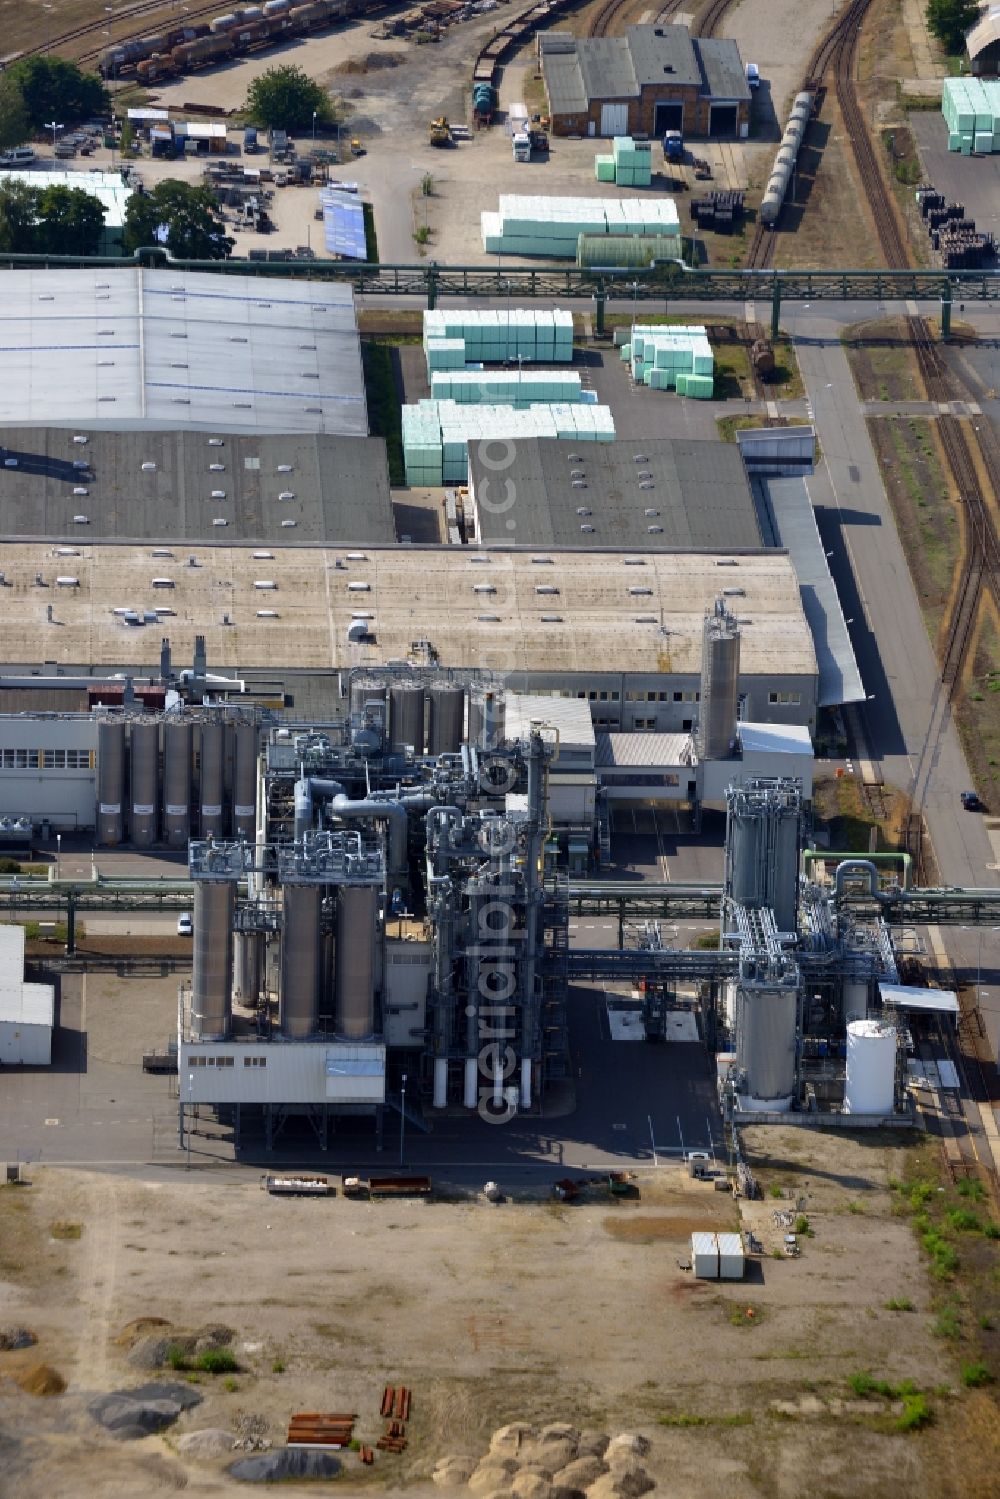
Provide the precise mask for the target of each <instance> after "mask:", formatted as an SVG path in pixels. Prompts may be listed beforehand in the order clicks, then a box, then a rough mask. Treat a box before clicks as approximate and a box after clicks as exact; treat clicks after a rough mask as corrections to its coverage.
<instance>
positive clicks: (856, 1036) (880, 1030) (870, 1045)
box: [844, 1020, 897, 1116]
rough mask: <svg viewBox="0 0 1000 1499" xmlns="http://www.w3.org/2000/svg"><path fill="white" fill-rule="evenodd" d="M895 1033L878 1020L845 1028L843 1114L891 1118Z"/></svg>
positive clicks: (854, 1023) (894, 1067) (893, 1090)
mask: <svg viewBox="0 0 1000 1499" xmlns="http://www.w3.org/2000/svg"><path fill="white" fill-rule="evenodd" d="M896 1044H897V1042H896V1031H895V1029H894V1027H893V1026H891V1025H885V1024H883V1022H882V1021H881V1020H852V1021H851V1023H850V1025H848V1027H847V1068H846V1073H847V1076H846V1081H845V1087H844V1113H845V1114H878V1115H882V1116H885V1115H887V1114H891V1113H892V1111H893V1107H894V1103H895V1091H896Z"/></svg>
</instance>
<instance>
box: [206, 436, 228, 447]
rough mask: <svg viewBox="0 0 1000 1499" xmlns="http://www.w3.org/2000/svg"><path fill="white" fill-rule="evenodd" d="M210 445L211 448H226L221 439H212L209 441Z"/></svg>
mask: <svg viewBox="0 0 1000 1499" xmlns="http://www.w3.org/2000/svg"><path fill="white" fill-rule="evenodd" d="M208 445H209V447H210V448H221V447H224V446H225V444H224V443H223V441H222V438H221V437H210V438H209V439H208Z"/></svg>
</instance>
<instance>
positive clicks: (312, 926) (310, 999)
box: [281, 885, 323, 1041]
mask: <svg viewBox="0 0 1000 1499" xmlns="http://www.w3.org/2000/svg"><path fill="white" fill-rule="evenodd" d="M283 899H284V926H283V929H282V936H281V1029H282V1032H283V1034H284V1035H286V1036H288V1037H290V1038H291V1039H292V1040H296V1041H303V1040H305V1038H306V1037H307V1036H311V1035H313V1034H314V1032H315V1030H316V1027H317V1023H318V1018H319V981H320V970H321V966H322V952H323V948H322V942H321V929H320V914H321V909H322V903H323V891H322V888H321V886H319V885H286V886H285V887H284V895H283Z"/></svg>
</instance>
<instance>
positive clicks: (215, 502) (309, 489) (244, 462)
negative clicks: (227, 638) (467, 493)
mask: <svg viewBox="0 0 1000 1499" xmlns="http://www.w3.org/2000/svg"><path fill="white" fill-rule="evenodd" d="M81 435H84V434H78V433H74V432H72V431H70V430H69V429H67V428H66V427H7V428H4V427H0V450H2V456H3V458H4V459H5V460H8V461H9V460H11V459H14V460H16V463H17V467H16V468H15V467H7V466H6V462H5V464H4V466H3V467H0V515H2V517H3V532H4V534H5V535H6V536H9V537H12V538H13V537H29V536H41V537H46V538H47V539H48V540H50V541H66V542H71V543H73V544H74V545H76V544H77V543H79V542H80V540H81V538H82V537H83V538H86V539H88V540H91V539H101V540H105V539H106V540H112V541H117V540H122V539H125V538H130V539H141V540H148V541H163V542H166V543H170V542H196V541H217V540H219V535H218V533H219V532H220V531H223V530H224V531H225V533H226V534H225V539H226V540H227V541H231V542H237V541H247V542H257V541H281V542H282V543H284V544H286V545H288V544H292V543H294V544H299V545H313V546H316V545H337V544H338V543H339V544H341V545H344V544H348V543H351V542H369V541H370V542H376V541H381V542H385V543H391V542H393V541H394V540H395V531H394V529H393V519H392V502H391V500H390V497H389V471H388V465H387V462H386V453H385V442H384V440H383V439H382V438H381V437H333V436H327V435H325V434H322V433H311V432H297V433H293V434H291V435H288V436H284V437H275V436H271V435H267V434H256V433H241V432H236V433H233V432H227V431H219V430H215V431H213V432H212V433H207V432H165V431H164V432H136V431H131V432H92V433H91V434H90V435H89V437H88V440H87V442H86V443H85V444H81V443H78V442H75V441H74V438H75V437H76V436H81ZM74 462H77V463H82V462H86V463H87V464H89V466H90V467H89V469H88V470H87V472H86V473H85V474H81V472H80V471H79V470H77V469H74V467H73V464H74ZM77 490H82V491H84V493H79V494H78V493H75V491H77ZM283 495H284V496H286V498H284V499H282V496H283ZM288 496H290V498H287V497H288ZM75 515H86V516H87V518H88V524H87V525H86V526H83V525H80V524H77V523H74V520H73V517H74V516H75ZM220 520H224V521H225V522H226V525H225V527H222V526H217V525H215V524H214V522H216V521H220ZM289 521H294V522H295V524H294V525H288V524H286V523H287V522H289Z"/></svg>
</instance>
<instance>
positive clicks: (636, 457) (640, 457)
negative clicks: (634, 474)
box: [632, 453, 649, 463]
mask: <svg viewBox="0 0 1000 1499" xmlns="http://www.w3.org/2000/svg"><path fill="white" fill-rule="evenodd" d="M632 462H633V463H648V462H649V459H648V458H647V457H646V455H645V453H635V454H633V456H632Z"/></svg>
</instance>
